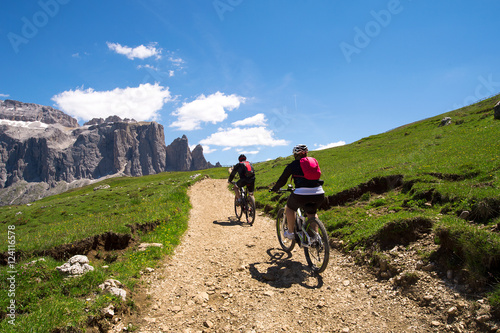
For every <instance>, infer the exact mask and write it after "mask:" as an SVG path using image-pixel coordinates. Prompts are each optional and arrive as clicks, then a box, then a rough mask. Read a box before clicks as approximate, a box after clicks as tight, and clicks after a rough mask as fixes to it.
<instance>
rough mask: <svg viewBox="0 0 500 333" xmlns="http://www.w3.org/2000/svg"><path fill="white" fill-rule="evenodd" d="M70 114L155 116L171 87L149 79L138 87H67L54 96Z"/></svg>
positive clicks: (150, 117) (85, 118)
mask: <svg viewBox="0 0 500 333" xmlns="http://www.w3.org/2000/svg"><path fill="white" fill-rule="evenodd" d="M52 100H53V101H55V102H56V104H57V106H58V107H59V108H60V109H61V110H62V111H64V112H66V113H67V114H69V115H71V116H73V117H75V118H77V119H83V120H89V119H92V118H106V117H108V116H112V115H117V116H119V117H121V118H133V119H135V120H139V121H141V120H156V119H157V118H158V111H159V110H160V109H161V108H162V107H163V105H164V104H165V103H167V102H168V101H170V100H171V96H170V91H169V90H168V87H162V86H160V85H158V83H155V84H154V85H152V84H149V83H146V84H141V85H139V86H138V87H133V88H130V87H127V88H125V89H120V88H116V89H114V90H108V91H95V90H94V89H92V88H89V89H86V90H83V89H76V90H69V91H64V92H62V93H60V94H58V95H55V96H54V97H52Z"/></svg>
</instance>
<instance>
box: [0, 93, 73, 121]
mask: <svg viewBox="0 0 500 333" xmlns="http://www.w3.org/2000/svg"><path fill="white" fill-rule="evenodd" d="M0 119H6V120H15V121H25V122H33V121H39V122H42V123H45V124H61V125H63V126H65V127H73V128H74V127H79V125H78V121H77V120H76V119H75V118H73V117H71V116H68V115H67V114H65V113H64V112H62V111H60V110H57V109H54V108H53V107H50V106H44V105H38V104H33V103H23V102H19V101H14V100H10V99H6V100H5V101H0Z"/></svg>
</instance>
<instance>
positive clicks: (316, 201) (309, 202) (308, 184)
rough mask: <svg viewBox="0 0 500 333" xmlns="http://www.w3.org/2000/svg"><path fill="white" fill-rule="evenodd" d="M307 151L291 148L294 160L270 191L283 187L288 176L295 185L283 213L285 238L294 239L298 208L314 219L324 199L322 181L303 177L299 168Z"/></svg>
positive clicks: (303, 147)
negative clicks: (285, 222)
mask: <svg viewBox="0 0 500 333" xmlns="http://www.w3.org/2000/svg"><path fill="white" fill-rule="evenodd" d="M307 153H308V149H307V146H306V145H297V146H295V147H294V148H293V156H294V157H295V160H294V161H293V162H291V163H290V164H288V165H287V166H286V167H285V170H284V171H283V173H282V174H281V176H280V178H279V179H278V181H277V182H276V185H274V187H273V188H272V189H271V190H272V191H277V190H279V189H280V188H281V187H283V186H284V185H285V184H286V183H287V181H288V178H289V177H290V176H292V179H293V182H294V184H295V190H294V191H293V193H291V194H290V196H289V197H288V201H287V203H286V208H285V213H286V221H287V224H288V230H287V231H285V237H286V238H289V239H294V238H295V236H294V230H295V212H296V211H297V209H298V208H301V207H304V209H305V210H306V214H307V217H308V218H316V217H317V215H316V211H317V210H318V208H319V207H320V206H321V204H322V203H323V201H324V199H325V191H323V187H322V185H323V181H322V180H321V179H318V180H310V179H306V178H305V177H304V172H303V171H302V168H301V166H300V159H301V158H302V157H306V156H307Z"/></svg>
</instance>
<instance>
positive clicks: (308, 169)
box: [300, 157, 321, 180]
mask: <svg viewBox="0 0 500 333" xmlns="http://www.w3.org/2000/svg"><path fill="white" fill-rule="evenodd" d="M300 167H301V168H302V172H304V178H305V179H309V180H318V179H319V178H320V177H321V169H320V168H319V164H318V161H317V160H316V159H315V158H314V157H302V158H301V159H300Z"/></svg>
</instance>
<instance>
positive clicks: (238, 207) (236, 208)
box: [234, 197, 243, 221]
mask: <svg viewBox="0 0 500 333" xmlns="http://www.w3.org/2000/svg"><path fill="white" fill-rule="evenodd" d="M234 213H235V214H236V218H237V219H238V221H239V220H240V219H241V215H243V204H242V203H241V204H238V200H237V199H236V197H235V198H234Z"/></svg>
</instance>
